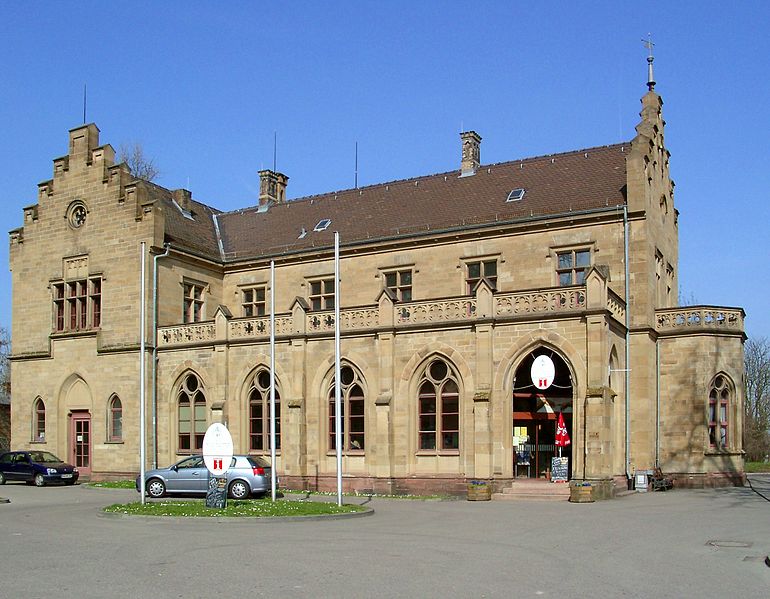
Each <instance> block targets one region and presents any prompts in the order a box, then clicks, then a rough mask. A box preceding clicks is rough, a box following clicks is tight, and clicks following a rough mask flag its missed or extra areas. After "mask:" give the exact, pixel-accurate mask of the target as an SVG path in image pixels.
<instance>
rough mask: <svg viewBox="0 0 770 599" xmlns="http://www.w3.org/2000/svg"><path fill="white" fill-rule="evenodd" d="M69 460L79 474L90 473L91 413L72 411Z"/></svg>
mask: <svg viewBox="0 0 770 599" xmlns="http://www.w3.org/2000/svg"><path fill="white" fill-rule="evenodd" d="M70 462H71V463H72V464H73V465H74V466H77V469H78V470H80V476H81V477H83V476H89V475H90V474H91V414H89V413H88V412H83V413H73V414H72V425H71V433H70Z"/></svg>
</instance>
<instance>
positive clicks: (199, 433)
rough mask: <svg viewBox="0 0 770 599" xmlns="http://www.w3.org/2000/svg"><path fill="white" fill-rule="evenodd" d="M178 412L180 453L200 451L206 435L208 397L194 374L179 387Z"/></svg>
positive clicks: (186, 378) (178, 444)
mask: <svg viewBox="0 0 770 599" xmlns="http://www.w3.org/2000/svg"><path fill="white" fill-rule="evenodd" d="M177 410H178V412H177V431H178V432H177V435H178V442H177V450H178V452H179V453H193V452H195V451H200V450H201V449H203V436H204V435H205V434H206V395H205V393H204V391H203V385H202V384H201V382H200V379H199V378H198V377H197V376H196V375H195V374H193V373H190V374H188V375H187V376H185V377H184V379H183V380H182V383H181V384H180V385H179V389H178V390H177Z"/></svg>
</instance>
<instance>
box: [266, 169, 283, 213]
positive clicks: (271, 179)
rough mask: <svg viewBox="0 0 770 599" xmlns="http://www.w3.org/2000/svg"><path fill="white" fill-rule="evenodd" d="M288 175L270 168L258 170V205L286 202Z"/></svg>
mask: <svg viewBox="0 0 770 599" xmlns="http://www.w3.org/2000/svg"><path fill="white" fill-rule="evenodd" d="M288 182H289V177H287V176H286V175H284V174H283V173H276V172H275V171H271V170H268V169H266V170H263V171H259V205H260V206H267V205H268V204H283V203H284V202H286V184H287V183H288Z"/></svg>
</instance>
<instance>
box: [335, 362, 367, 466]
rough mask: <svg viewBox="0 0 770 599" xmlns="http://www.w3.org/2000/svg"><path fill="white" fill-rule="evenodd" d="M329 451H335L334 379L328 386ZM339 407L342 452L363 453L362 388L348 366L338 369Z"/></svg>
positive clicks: (357, 377) (356, 374)
mask: <svg viewBox="0 0 770 599" xmlns="http://www.w3.org/2000/svg"><path fill="white" fill-rule="evenodd" d="M328 398H329V449H330V450H332V451H333V450H336V448H337V445H336V437H335V433H336V431H337V428H336V426H335V414H336V412H335V409H334V405H335V397H334V379H332V380H331V384H330V385H329V392H328ZM340 407H341V410H340V412H341V414H340V417H341V421H342V450H343V451H363V450H364V449H365V448H366V444H365V441H366V439H365V427H364V423H365V422H364V421H365V418H364V412H365V409H364V408H365V403H364V386H363V383H362V381H361V377H360V375H359V374H358V372H357V371H356V370H354V369H353V368H352V367H350V366H348V365H344V366H342V368H341V369H340Z"/></svg>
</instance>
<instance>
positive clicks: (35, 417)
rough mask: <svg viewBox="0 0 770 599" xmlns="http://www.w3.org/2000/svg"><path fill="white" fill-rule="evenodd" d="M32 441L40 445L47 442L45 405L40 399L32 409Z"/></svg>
mask: <svg viewBox="0 0 770 599" xmlns="http://www.w3.org/2000/svg"><path fill="white" fill-rule="evenodd" d="M32 440H33V441H37V442H38V443H43V442H44V441H45V404H44V403H43V400H42V399H40V398H39V397H38V398H37V399H36V400H35V403H34V404H33V407H32Z"/></svg>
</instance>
